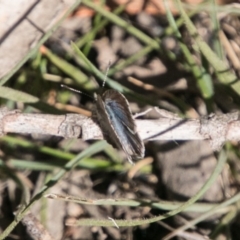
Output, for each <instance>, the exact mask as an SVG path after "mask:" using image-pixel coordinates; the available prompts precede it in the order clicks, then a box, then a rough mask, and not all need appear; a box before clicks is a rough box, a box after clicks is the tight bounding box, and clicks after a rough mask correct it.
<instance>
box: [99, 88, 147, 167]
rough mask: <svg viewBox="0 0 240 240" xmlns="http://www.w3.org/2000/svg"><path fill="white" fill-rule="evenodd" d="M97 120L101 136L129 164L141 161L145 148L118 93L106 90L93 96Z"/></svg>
mask: <svg viewBox="0 0 240 240" xmlns="http://www.w3.org/2000/svg"><path fill="white" fill-rule="evenodd" d="M95 101H96V106H97V108H96V112H97V119H98V122H99V125H100V128H101V130H102V132H103V135H104V136H105V137H106V139H107V140H109V141H110V143H112V144H114V145H115V146H116V147H117V148H120V149H122V150H123V151H124V152H125V154H126V156H127V158H128V160H129V162H130V163H132V164H133V161H132V160H134V159H141V158H143V157H144V154H145V147H144V144H143V141H142V139H141V138H140V136H139V134H138V132H137V129H136V124H135V122H134V119H133V117H132V114H131V111H130V109H129V104H128V101H127V99H126V98H125V97H124V96H123V95H122V94H121V93H119V92H118V91H116V90H113V89H110V90H106V91H105V92H104V93H103V94H102V95H100V94H98V95H97V94H95Z"/></svg>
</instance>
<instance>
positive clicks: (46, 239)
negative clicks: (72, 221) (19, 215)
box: [21, 213, 54, 240]
mask: <svg viewBox="0 0 240 240" xmlns="http://www.w3.org/2000/svg"><path fill="white" fill-rule="evenodd" d="M21 222H22V224H23V225H25V226H26V228H27V232H28V234H29V235H30V236H31V237H32V238H33V239H37V240H54V238H53V237H52V236H51V235H50V234H49V232H48V231H47V230H46V229H45V228H44V226H43V225H42V224H41V223H40V222H39V220H38V219H37V218H36V217H35V216H34V215H33V214H32V213H28V214H26V215H25V216H24V217H23V219H22V221H21Z"/></svg>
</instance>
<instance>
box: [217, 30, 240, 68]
mask: <svg viewBox="0 0 240 240" xmlns="http://www.w3.org/2000/svg"><path fill="white" fill-rule="evenodd" d="M219 38H220V40H221V43H222V44H223V46H224V48H225V50H226V53H227V55H228V57H229V59H230V60H231V63H232V65H233V66H234V68H236V69H240V61H239V58H238V56H237V55H236V53H235V51H234V49H233V47H232V45H231V43H230V42H229V39H227V37H226V35H225V33H224V32H223V31H222V30H221V31H220V32H219Z"/></svg>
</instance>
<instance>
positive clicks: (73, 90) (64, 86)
mask: <svg viewBox="0 0 240 240" xmlns="http://www.w3.org/2000/svg"><path fill="white" fill-rule="evenodd" d="M61 87H62V88H66V89H68V90H70V91H72V92H77V93H81V94H83V95H86V96H88V97H90V98H93V97H92V96H90V95H88V94H86V93H83V92H81V91H79V90H77V89H74V88H71V87H68V86H66V85H64V84H61Z"/></svg>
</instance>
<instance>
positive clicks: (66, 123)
mask: <svg viewBox="0 0 240 240" xmlns="http://www.w3.org/2000/svg"><path fill="white" fill-rule="evenodd" d="M157 112H158V113H159V119H152V120H135V121H136V125H137V129H138V132H139V135H140V137H141V138H142V139H143V140H145V141H146V140H148V141H154V140H171V141H173V140H209V141H210V144H211V146H212V149H213V150H219V149H221V147H222V145H223V144H224V142H226V141H240V120H239V116H238V115H239V113H238V112H236V113H230V114H222V115H209V116H206V117H205V118H202V119H181V118H178V117H176V116H175V115H173V114H172V113H170V112H169V114H166V111H165V110H161V109H159V110H158V111H157ZM7 133H18V134H46V135H53V136H61V137H64V138H81V139H83V140H89V139H103V135H102V132H101V129H100V128H99V126H98V125H97V123H96V122H95V121H94V120H93V119H92V118H89V117H86V116H84V115H80V114H66V115H51V114H27V113H20V112H19V111H8V110H7V109H6V108H4V109H0V136H4V135H5V134H7Z"/></svg>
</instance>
